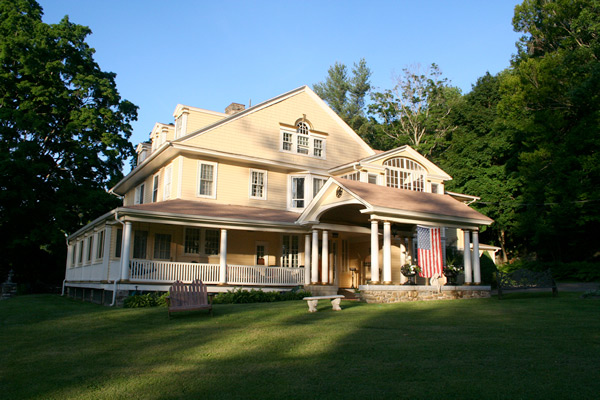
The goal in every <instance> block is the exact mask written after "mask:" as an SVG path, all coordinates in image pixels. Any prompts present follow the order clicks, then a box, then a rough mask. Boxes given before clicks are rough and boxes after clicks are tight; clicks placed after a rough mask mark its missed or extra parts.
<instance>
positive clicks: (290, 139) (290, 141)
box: [282, 132, 294, 151]
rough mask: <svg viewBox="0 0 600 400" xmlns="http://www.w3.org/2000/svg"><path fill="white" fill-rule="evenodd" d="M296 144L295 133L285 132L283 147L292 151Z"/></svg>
mask: <svg viewBox="0 0 600 400" xmlns="http://www.w3.org/2000/svg"><path fill="white" fill-rule="evenodd" d="M293 146H294V135H293V134H292V133H290V132H283V143H282V147H283V150H285V151H292V149H293Z"/></svg>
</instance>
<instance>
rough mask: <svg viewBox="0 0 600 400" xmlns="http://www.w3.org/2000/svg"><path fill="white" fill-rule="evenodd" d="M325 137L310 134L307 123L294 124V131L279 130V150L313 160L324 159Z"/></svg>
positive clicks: (289, 129) (289, 127) (287, 128)
mask: <svg viewBox="0 0 600 400" xmlns="http://www.w3.org/2000/svg"><path fill="white" fill-rule="evenodd" d="M325 144H326V143H325V136H324V135H320V134H317V133H314V132H311V129H310V125H309V123H307V122H305V121H304V120H301V121H298V122H296V125H295V129H292V126H290V125H287V126H285V127H283V126H282V128H281V150H282V151H285V152H290V153H295V154H301V155H306V156H310V157H315V158H325Z"/></svg>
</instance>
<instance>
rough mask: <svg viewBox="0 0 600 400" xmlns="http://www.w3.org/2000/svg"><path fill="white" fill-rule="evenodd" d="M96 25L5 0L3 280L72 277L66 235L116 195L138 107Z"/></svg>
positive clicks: (0, 129) (0, 179)
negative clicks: (111, 68) (97, 46)
mask: <svg viewBox="0 0 600 400" xmlns="http://www.w3.org/2000/svg"><path fill="white" fill-rule="evenodd" d="M90 33H91V31H90V29H89V28H87V27H85V26H81V25H76V24H73V23H71V22H70V21H69V19H68V18H67V17H65V18H64V19H63V20H62V21H61V22H60V23H58V24H46V23H43V22H42V8H41V7H40V6H39V4H37V3H36V2H35V1H34V0H0V254H2V257H0V280H1V281H4V279H5V278H6V275H7V273H8V270H10V269H14V271H15V280H16V281H17V282H20V283H24V282H28V283H30V284H33V285H35V284H36V282H37V283H39V284H42V283H45V284H47V283H52V284H57V283H60V282H61V281H62V279H63V278H64V268H65V257H66V244H65V240H66V235H67V233H72V232H74V231H76V230H77V229H78V228H79V227H81V226H82V225H83V224H85V223H87V222H88V221H91V220H92V219H94V218H96V217H98V216H99V215H101V214H103V213H104V212H106V211H108V210H110V209H111V208H113V207H114V206H116V205H118V203H119V201H118V200H117V199H116V198H115V197H114V196H111V195H109V194H108V193H107V192H106V189H107V187H109V186H111V185H113V184H114V183H116V181H117V180H119V179H120V178H121V177H122V173H121V169H122V167H123V162H124V161H125V160H126V159H127V158H129V157H130V156H131V155H132V154H133V147H132V145H131V143H130V142H129V140H128V138H129V136H130V135H131V125H130V122H131V121H133V120H135V119H136V118H137V107H136V106H135V105H133V104H132V103H130V102H128V101H126V100H123V99H121V97H120V96H119V93H118V91H117V89H116V84H115V74H113V73H110V72H104V71H102V70H101V69H100V67H99V66H98V64H97V63H96V62H95V61H94V58H93V54H94V49H92V48H90V47H89V46H88V45H87V43H86V42H85V38H86V36H87V35H89V34H90Z"/></svg>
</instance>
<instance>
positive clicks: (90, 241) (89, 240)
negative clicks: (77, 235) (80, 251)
mask: <svg viewBox="0 0 600 400" xmlns="http://www.w3.org/2000/svg"><path fill="white" fill-rule="evenodd" d="M92 247H94V237H93V236H90V237H88V238H87V261H92V251H93V250H92Z"/></svg>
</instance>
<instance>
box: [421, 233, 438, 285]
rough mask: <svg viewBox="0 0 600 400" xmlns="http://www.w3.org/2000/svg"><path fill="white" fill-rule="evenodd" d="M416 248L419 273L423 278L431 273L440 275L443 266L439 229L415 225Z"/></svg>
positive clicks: (429, 276) (428, 276) (430, 275)
mask: <svg viewBox="0 0 600 400" xmlns="http://www.w3.org/2000/svg"><path fill="white" fill-rule="evenodd" d="M417 249H418V257H419V267H421V273H420V274H419V275H421V277H424V278H431V277H432V276H433V274H438V275H440V276H441V275H442V270H443V268H444V262H443V260H442V257H443V256H442V238H441V229H440V228H439V227H438V228H430V227H427V226H417Z"/></svg>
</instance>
